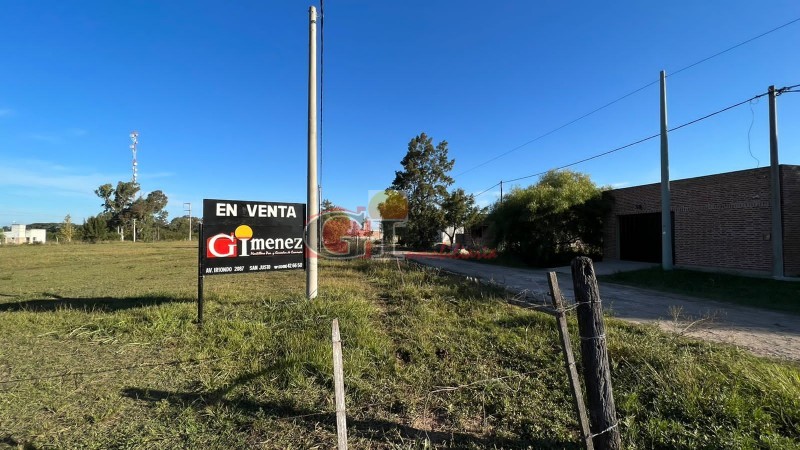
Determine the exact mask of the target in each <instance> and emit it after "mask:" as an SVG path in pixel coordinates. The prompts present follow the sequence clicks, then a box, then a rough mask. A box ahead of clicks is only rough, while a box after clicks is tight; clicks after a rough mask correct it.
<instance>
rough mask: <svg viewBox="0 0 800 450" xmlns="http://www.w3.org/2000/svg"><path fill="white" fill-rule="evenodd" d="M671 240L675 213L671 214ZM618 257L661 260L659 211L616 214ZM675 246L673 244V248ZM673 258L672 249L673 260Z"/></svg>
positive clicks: (623, 258) (651, 260)
mask: <svg viewBox="0 0 800 450" xmlns="http://www.w3.org/2000/svg"><path fill="white" fill-rule="evenodd" d="M671 216H672V230H673V241H674V236H675V215H674V214H672V215H671ZM617 223H619V258H620V259H622V260H626V261H641V262H652V263H660V262H661V213H647V214H626V215H622V216H617ZM674 248H675V246H674V245H673V250H674ZM674 260H675V256H674V251H673V261H674Z"/></svg>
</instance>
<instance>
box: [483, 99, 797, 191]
mask: <svg viewBox="0 0 800 450" xmlns="http://www.w3.org/2000/svg"><path fill="white" fill-rule="evenodd" d="M798 86H800V84H797V85H793V86H787V87H783V88H780V89H776V93H778V95H780V93H785V92H797V91H792V90H791V89H793V88H795V87H798ZM766 95H769V92H764V93H762V94H758V95H755V96H753V97H751V98H748V99H747V100H743V101H741V102H738V103H735V104H733V105H730V106H726V107H725V108H722V109H719V110H717V111H714V112H712V113H710V114H706V115H705V116H702V117H699V118H697V119H694V120H691V121H689V122H686V123H683V124H681V125H678V126H675V127H672V128H670V129H668V130H667V132H672V131H676V130H680V129H681V128H684V127H687V126H689V125H693V124H695V123H697V122H701V121H703V120H706V119H709V118H711V117H714V116H716V115H717V114H721V113H723V112H725V111H729V110H731V109H733V108H736V107H737V106H742V105H744V104H745V103H750V102H752V101H753V100H758V99H759V98H761V97H764V96H766ZM659 136H661V133H656V134H653V135H650V136H647V137H645V138H642V139H639V140H637V141H634V142H631V143H629V144H625V145H622V146H619V147H616V148H613V149H611V150H607V151H605V152H602V153H598V154H596V155H592V156H589V157H588V158H583V159H581V160H578V161H575V162H571V163H569V164H565V165H563V166H558V167H554V168H552V169H548V170H545V171H543V172H538V173H534V174H531V175H525V176H523V177H518V178H513V179H511V180H503V181H501V182H499V183H497V184H495V185H494V186H492V187H490V188H489V189H486V190H484V191H481V192H480V193H478V194H475V197H478V196H480V195H483V194H485V193H486V192H488V191H489V190H491V189H492V188H494V187H495V186H498V185H499V184H500V183H512V182H514V181H519V180H524V179H527V178H533V177H536V176H541V175H544V174H546V173H547V172H549V171H551V170H561V169H566V168H567V167H572V166H575V165H578V164H581V163H584V162H587V161H591V160H593V159H597V158H600V157H603V156H606V155H610V154H612V153H615V152H618V151H620V150H624V149H626V148H630V147H633V146H635V145H638V144H641V143H643V142H647V141H649V140H651V139H655V138H657V137H659Z"/></svg>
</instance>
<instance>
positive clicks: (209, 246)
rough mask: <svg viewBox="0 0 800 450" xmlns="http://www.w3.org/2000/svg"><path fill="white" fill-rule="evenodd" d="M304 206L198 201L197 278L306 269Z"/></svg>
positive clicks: (235, 201)
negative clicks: (200, 221)
mask: <svg viewBox="0 0 800 450" xmlns="http://www.w3.org/2000/svg"><path fill="white" fill-rule="evenodd" d="M305 217H306V205H305V204H303V203H276V202H254V201H253V202H251V201H243V200H209V199H204V200H203V234H202V237H201V244H202V246H203V248H201V249H200V264H201V266H200V271H201V274H202V275H220V274H230V273H247V272H266V271H273V270H287V269H304V268H305V243H304V242H303V236H304V232H305Z"/></svg>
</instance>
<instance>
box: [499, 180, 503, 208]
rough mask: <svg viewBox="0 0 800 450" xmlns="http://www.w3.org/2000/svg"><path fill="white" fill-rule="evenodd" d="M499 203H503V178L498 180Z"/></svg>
mask: <svg viewBox="0 0 800 450" xmlns="http://www.w3.org/2000/svg"><path fill="white" fill-rule="evenodd" d="M500 203H503V180H500Z"/></svg>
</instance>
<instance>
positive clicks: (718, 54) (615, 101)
mask: <svg viewBox="0 0 800 450" xmlns="http://www.w3.org/2000/svg"><path fill="white" fill-rule="evenodd" d="M796 22H800V17H798V18H796V19H793V20H791V21H789V22H786V23H784V24H783V25H780V26H778V27H775V28H773V29H771V30H769V31H766V32H764V33H761V34H759V35H758V36H755V37H752V38H750V39H747V40H745V41H742V42H740V43H738V44H736V45H734V46H732V47H729V48H727V49H725V50H723V51H721V52H717V53H715V54H713V55H711V56H708V57H706V58H703V59H701V60H699V61H697V62H694V63H692V64H689V65H688V66H684V67H682V68H680V69H678V70H676V71H674V72H672V73H671V74H667V78H668V77H670V76H673V75H677V74H679V73H681V72H683V71H686V70H689V69H691V68H692V67H695V66H697V65H699V64H702V63H704V62H706V61H709V60H711V59H713V58H716V57H717V56H720V55H723V54H725V53H728V52H729V51H731V50H734V49H736V48H739V47H741V46H743V45H745V44H748V43H750V42H753V41H755V40H756V39H759V38H762V37H764V36H766V35H768V34H771V33H774V32H775V31H778V30H780V29H782V28H785V27H787V26H789V25H792V24H794V23H796ZM659 81H660V80H655V81H653V82H650V83H648V84H646V85H644V86H642V87H640V88H638V89H636V90H633V91H631V92H629V93H627V94H625V95H623V96H622V97H619V98H617V99H616V100H613V101H611V102H608V103H606V104H605V105H603V106H600V107H598V108H595V109H594V110H592V111H590V112H588V113H586V114H584V115H582V116H580V117H578V118H576V119H573V120H571V121H569V122H567V123H565V124H563V125H560V126H558V127H556V128H554V129H552V130H550V131H548V132H546V133H544V134H542V135H539V136H537V137H535V138H533V139H531V140H529V141H527V142H525V143H523V144H520V145H518V146H516V147H514V148H512V149H511V150H508V151H505V152H503V153H501V154H499V155H497V156H494V157H492V158H490V159H488V160H486V161H484V162H482V163H480V164H478V165H476V166H473V167H471V168H469V169H467V170H464V171H462V172H460V173H457V174H456V175H455V176H460V175H463V174H465V173H468V172H471V171H473V170H475V169H478V168H480V167H483V166H485V165H487V164H489V163H491V162H494V161H496V160H498V159H500V158H502V157H504V156H506V155H509V154H511V153H513V152H515V151H517V150H519V149H521V148H523V147H525V146H527V145H530V144H532V143H534V142H536V141H539V140H541V139H543V138H545V137H547V136H549V135H551V134H553V133H555V132H557V131H560V130H562V129H564V128H566V127H568V126H570V125H572V124H574V123H575V122H578V121H580V120H582V119H585V118H587V117H589V116H591V115H593V114H595V113H597V112H599V111H601V110H603V109H606V108H608V107H609V106H611V105H614V104H615V103H617V102H619V101H621V100H624V99H626V98H628V97H630V96H632V95H634V94H636V93H638V92H641V91H643V90H645V89H647V88H648V87H650V86H652V85H654V84H656V83H659ZM794 87H797V86H791V87H789V89H792V88H794ZM789 92H793V91H789Z"/></svg>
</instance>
